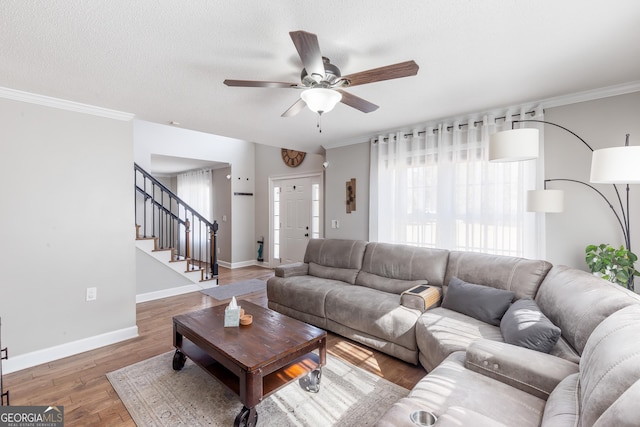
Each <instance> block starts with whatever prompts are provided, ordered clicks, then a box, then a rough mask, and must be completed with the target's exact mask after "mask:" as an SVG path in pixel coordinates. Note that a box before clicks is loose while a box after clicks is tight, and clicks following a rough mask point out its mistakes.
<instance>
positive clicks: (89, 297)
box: [87, 288, 98, 301]
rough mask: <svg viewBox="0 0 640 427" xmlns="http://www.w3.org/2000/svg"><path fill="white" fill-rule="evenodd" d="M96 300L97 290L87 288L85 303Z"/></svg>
mask: <svg viewBox="0 0 640 427" xmlns="http://www.w3.org/2000/svg"><path fill="white" fill-rule="evenodd" d="M96 299H98V288H87V301H95V300H96Z"/></svg>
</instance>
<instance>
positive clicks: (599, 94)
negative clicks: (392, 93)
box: [322, 80, 640, 150]
mask: <svg viewBox="0 0 640 427" xmlns="http://www.w3.org/2000/svg"><path fill="white" fill-rule="evenodd" d="M634 92H640V80H635V81H632V82H627V83H622V84H619V85H613V86H607V87H603V88H598V89H591V90H587V91H583V92H576V93H571V94H567V95H560V96H555V97H552V98H545V99H540V100H537V101H531V102H523V103H521V104H519V105H512V106H509V107H503V108H501V109H494V110H491V111H485V112H483V113H480V115H483V114H489V113H494V112H496V111H500V110H502V111H504V110H507V109H511V110H514V111H517V110H519V109H526V110H529V109H532V108H535V107H536V106H541V107H542V108H544V109H547V108H553V107H562V106H564V105H571V104H577V103H580V102H587V101H594V100H596V99H601V98H609V97H611V96H619V95H626V94H629V93H634ZM476 115H477V114H476ZM456 118H457V117H455V116H454V117H450V118H448V119H439V120H430V121H428V122H426V123H427V124H429V123H438V122H442V121H451V122H453V121H454V120H455V119H456ZM424 126H425V123H422V124H414V125H413V126H405V127H401V128H395V129H388V130H385V131H382V132H380V131H378V132H376V133H375V134H371V135H364V136H359V137H357V138H351V139H348V140H344V141H337V142H334V143H331V144H324V145H323V146H322V147H323V148H324V149H325V150H330V149H332V148H340V147H345V146H348V145H354V144H359V143H362V142H368V141H369V140H370V139H371V138H376V137H377V136H378V135H388V134H389V133H395V132H398V131H403V132H411V129H413V128H416V127H424Z"/></svg>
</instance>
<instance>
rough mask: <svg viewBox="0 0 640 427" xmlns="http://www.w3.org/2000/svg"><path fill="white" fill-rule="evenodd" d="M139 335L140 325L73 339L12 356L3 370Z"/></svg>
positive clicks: (48, 360)
mask: <svg viewBox="0 0 640 427" xmlns="http://www.w3.org/2000/svg"><path fill="white" fill-rule="evenodd" d="M137 336H138V327H137V326H131V327H129V328H124V329H119V330H117V331H112V332H107V333H105V334H100V335H96V336H93V337H89V338H84V339H81V340H77V341H72V342H69V343H66V344H61V345H56V346H54V347H49V348H45V349H42V350H36V351H33V352H31V353H26V354H20V355H18V356H11V357H10V358H9V359H7V360H3V361H2V371H3V373H4V374H10V373H11V372H16V371H21V370H22V369H27V368H32V367H34V366H38V365H42V364H43V363H48V362H51V361H53V360H58V359H62V358H64V357H69V356H73V355H76V354H79V353H84V352H85V351H89V350H95V349H96V348H100V347H104V346H107V345H111V344H115V343H118V342H120V341H125V340H128V339H131V338H136V337H137Z"/></svg>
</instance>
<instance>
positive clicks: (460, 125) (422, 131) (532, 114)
mask: <svg viewBox="0 0 640 427" xmlns="http://www.w3.org/2000/svg"><path fill="white" fill-rule="evenodd" d="M522 115H523V116H525V117H526V116H527V115H530V116H531V117H533V116H535V115H536V112H535V111H527V112H526V113H523V114H512V115H511V117H519V116H522ZM506 119H507V116H506V115H505V116H502V117H496V121H498V120H506ZM482 123H483V121H482V120H478V121H476V122H473V125H474V126H477V125H480V124H482ZM464 126H469V123H461V124H459V125H458V129H462V128H463V127H464ZM446 130H447V131H450V130H453V126H447V128H446ZM426 133H427V131H426V130H421V131H419V132H418V135H424V134H426ZM433 133H434V134H436V133H438V129H433ZM403 136H404V137H405V138H407V137H409V136H413V133H405V134H404V135H403ZM395 138H396V137H395V136H394V137H393V139H395ZM382 142H389V137H384V138H382Z"/></svg>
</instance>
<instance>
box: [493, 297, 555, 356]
mask: <svg viewBox="0 0 640 427" xmlns="http://www.w3.org/2000/svg"><path fill="white" fill-rule="evenodd" d="M500 331H501V332H502V337H503V338H504V341H505V342H506V343H509V344H513V345H517V346H520V347H525V348H528V349H531V350H536V351H541V352H543V353H549V352H551V350H552V349H553V347H554V346H555V345H556V343H557V342H558V338H560V328H558V327H557V326H556V325H554V324H553V323H551V321H550V320H549V319H548V318H547V316H545V315H544V314H542V312H541V311H540V308H539V307H538V304H536V302H535V301H534V300H532V299H529V298H522V299H519V300H518V301H516V302H514V303H513V304H511V307H509V309H508V310H507V311H506V312H505V313H504V316H503V317H502V320H501V321H500Z"/></svg>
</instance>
